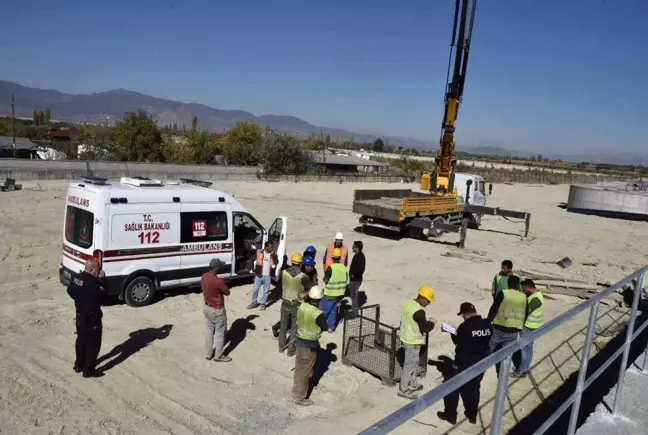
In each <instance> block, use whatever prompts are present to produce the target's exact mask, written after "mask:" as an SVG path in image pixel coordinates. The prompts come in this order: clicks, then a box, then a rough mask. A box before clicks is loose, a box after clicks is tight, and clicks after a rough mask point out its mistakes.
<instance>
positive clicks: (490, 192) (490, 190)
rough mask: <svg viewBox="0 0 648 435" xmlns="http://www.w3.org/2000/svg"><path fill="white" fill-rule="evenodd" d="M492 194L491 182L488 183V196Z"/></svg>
mask: <svg viewBox="0 0 648 435" xmlns="http://www.w3.org/2000/svg"><path fill="white" fill-rule="evenodd" d="M492 194H493V183H490V184H489V185H488V196H491V195H492Z"/></svg>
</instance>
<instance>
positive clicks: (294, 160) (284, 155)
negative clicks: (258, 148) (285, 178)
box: [261, 127, 313, 174]
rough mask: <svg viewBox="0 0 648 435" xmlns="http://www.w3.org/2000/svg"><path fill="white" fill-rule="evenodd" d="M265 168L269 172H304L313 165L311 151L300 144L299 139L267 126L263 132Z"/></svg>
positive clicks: (262, 154)
mask: <svg viewBox="0 0 648 435" xmlns="http://www.w3.org/2000/svg"><path fill="white" fill-rule="evenodd" d="M261 157H262V159H263V170H264V172H265V173H267V174H303V173H305V172H308V170H309V169H310V168H311V167H312V163H313V159H312V156H311V155H310V153H309V152H308V151H307V150H305V149H303V148H302V147H301V146H300V143H299V139H298V138H297V137H296V136H295V135H292V134H289V133H282V132H277V131H274V130H272V129H271V128H269V127H266V129H265V131H264V133H263V150H262V153H261Z"/></svg>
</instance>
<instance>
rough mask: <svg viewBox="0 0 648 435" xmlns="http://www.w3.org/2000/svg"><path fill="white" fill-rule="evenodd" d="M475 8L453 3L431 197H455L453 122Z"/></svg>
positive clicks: (459, 0) (462, 0) (470, 0)
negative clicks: (439, 148) (443, 100)
mask: <svg viewBox="0 0 648 435" xmlns="http://www.w3.org/2000/svg"><path fill="white" fill-rule="evenodd" d="M476 6H477V0H455V14H454V23H453V26H452V39H451V43H450V60H449V62H448V75H447V79H446V94H445V110H444V113H443V120H442V122H441V140H440V145H441V150H440V152H439V154H438V155H437V157H436V158H435V163H436V169H435V172H434V174H433V176H432V179H431V180H430V181H431V183H430V191H431V192H432V194H433V195H443V196H452V195H454V167H455V164H456V158H455V122H456V121H457V114H458V112H459V106H460V104H461V97H462V96H463V90H464V83H465V81H466V70H467V67H468V55H469V54H470V40H471V38H472V29H473V23H474V20H475V9H476ZM451 73H452V75H451Z"/></svg>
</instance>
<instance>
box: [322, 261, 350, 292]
mask: <svg viewBox="0 0 648 435" xmlns="http://www.w3.org/2000/svg"><path fill="white" fill-rule="evenodd" d="M346 286H347V268H346V267H344V266H343V265H342V264H340V263H333V264H331V278H329V281H328V282H327V283H326V287H324V294H325V295H326V296H330V297H342V296H344V293H345V292H346Z"/></svg>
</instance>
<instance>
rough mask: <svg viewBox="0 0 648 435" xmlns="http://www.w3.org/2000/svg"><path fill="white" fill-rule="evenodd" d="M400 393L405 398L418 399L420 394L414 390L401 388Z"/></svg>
mask: <svg viewBox="0 0 648 435" xmlns="http://www.w3.org/2000/svg"><path fill="white" fill-rule="evenodd" d="M398 395H399V396H400V397H403V398H405V399H409V400H416V399H418V394H415V393H413V392H411V391H401V390H400V389H399V390H398Z"/></svg>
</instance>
